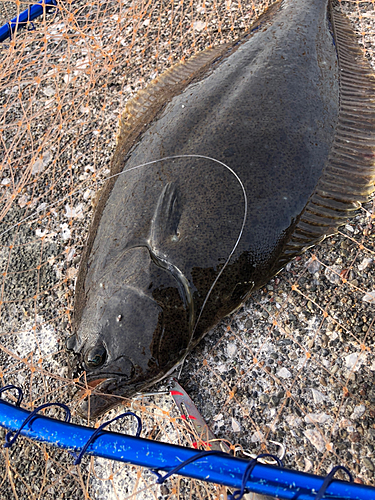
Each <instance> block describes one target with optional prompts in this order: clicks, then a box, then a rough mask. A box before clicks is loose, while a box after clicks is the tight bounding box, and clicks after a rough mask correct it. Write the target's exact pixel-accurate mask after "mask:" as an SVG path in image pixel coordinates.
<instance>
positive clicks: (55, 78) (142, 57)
mask: <svg viewBox="0 0 375 500" xmlns="http://www.w3.org/2000/svg"><path fill="white" fill-rule="evenodd" d="M254 3H255V4H256V8H255V9H253V8H252V6H253V4H254ZM264 4H265V2H262V1H257V2H252V1H243V2H241V9H242V10H241V9H240V8H239V6H238V3H237V2H230V1H229V2H228V1H223V2H218V3H217V2H214V1H211V2H210V1H208V2H205V7H204V6H203V3H198V2H197V3H196V4H194V5H190V4H186V5H185V4H183V3H181V2H176V3H175V4H174V6H173V9H172V7H171V5H172V4H171V3H170V2H162V3H160V2H157V1H155V2H152V4H147V5H146V3H145V2H139V3H134V2H123V3H122V4H121V6H120V7H119V5H120V4H119V3H118V2H99V1H98V2H92V3H90V4H88V3H86V2H84V1H78V2H74V6H72V5H71V6H69V5H68V7H66V9H67V10H66V11H64V12H63V13H61V14H59V15H58V16H57V17H56V18H54V14H53V13H51V14H49V15H48V16H47V18H46V20H45V21H41V22H39V23H35V27H36V30H35V31H32V32H26V31H25V32H23V33H22V34H20V35H19V38H18V39H17V40H18V41H17V42H15V43H4V44H2V46H0V53H1V79H0V102H1V105H2V108H1V109H2V110H3V111H1V113H2V114H1V119H0V124H1V128H2V135H1V140H2V145H3V146H4V147H3V149H4V151H5V152H4V153H1V152H0V154H1V155H2V158H1V159H2V163H3V166H2V169H1V173H0V176H1V177H0V192H1V195H0V196H1V203H0V217H1V225H0V272H1V273H2V278H1V303H0V307H1V316H0V333H1V340H0V378H1V382H2V384H3V385H5V384H8V383H15V384H16V385H19V386H21V387H22V388H23V390H24V393H25V396H24V406H25V407H26V408H33V407H36V406H38V405H39V404H42V403H44V402H46V401H60V402H66V403H68V404H69V406H70V407H71V409H72V411H73V415H74V409H75V406H76V404H77V403H76V400H75V399H74V394H75V393H76V391H77V388H79V387H84V384H83V381H80V382H77V383H75V384H74V383H72V381H70V380H68V379H67V371H66V355H65V352H64V349H63V345H64V342H65V339H66V338H67V336H68V335H69V334H70V317H71V312H72V308H73V299H74V280H75V277H76V273H77V269H78V266H79V261H80V254H81V251H82V246H83V244H84V241H85V237H86V234H87V229H88V227H89V223H90V219H91V215H92V213H93V211H94V209H95V200H96V193H97V191H98V189H99V188H100V186H101V185H102V184H103V182H104V180H105V178H106V176H107V175H108V165H109V161H110V158H111V155H112V153H113V149H114V146H115V123H116V121H117V118H118V115H119V113H120V112H121V110H122V109H123V107H124V103H125V102H126V100H127V99H128V98H129V97H131V96H132V95H134V93H135V92H136V91H137V90H139V89H140V88H143V87H144V86H145V85H146V84H147V82H148V81H149V80H150V79H152V78H154V77H155V76H156V74H157V73H158V72H160V71H162V70H163V69H164V68H166V67H168V66H170V65H171V64H173V62H174V61H177V60H179V59H180V58H181V57H182V56H183V55H186V56H188V55H189V54H191V53H193V52H194V51H196V50H198V49H200V48H203V47H205V46H207V45H209V44H215V43H220V42H221V41H224V40H226V39H231V38H234V37H236V36H238V35H240V34H241V32H243V30H244V29H246V27H247V26H248V24H249V22H250V19H251V18H253V17H254V16H256V15H257V13H259V12H260V11H261V9H262V8H263V7H264ZM20 8H21V9H22V8H24V5H23V4H21V7H20ZM342 8H343V9H344V10H345V12H347V13H348V14H349V15H350V19H351V20H352V22H353V25H354V26H355V28H356V29H357V31H358V33H359V34H360V35H361V40H362V42H363V44H364V46H365V48H366V49H367V51H368V52H367V56H368V57H369V58H370V60H371V61H372V63H373V61H374V59H373V50H374V36H373V35H374V33H375V30H374V20H375V11H374V5H373V3H372V2H370V1H369V2H361V3H360V4H357V3H355V2H342ZM69 9H71V12H72V14H74V17H69V14H70V11H69ZM359 9H360V10H359ZM15 12H16V11H15V3H12V2H2V3H0V24H2V22H4V21H5V20H7V19H9V18H10V17H11V16H13V15H14V13H15ZM206 25H207V29H205V26H206ZM232 28H233V29H232ZM44 35H45V36H46V39H44ZM373 214H374V211H373V206H372V204H371V203H369V204H368V205H367V206H366V207H363V209H362V210H361V212H360V213H359V214H358V215H357V216H356V217H355V218H354V220H352V221H350V222H349V223H348V224H347V225H346V226H345V227H344V228H342V230H341V232H340V234H339V235H336V236H334V237H331V238H328V239H326V240H325V241H324V242H323V243H322V244H321V245H319V246H318V247H315V248H314V249H312V250H310V251H308V252H307V253H306V254H305V255H303V256H302V257H301V258H298V259H295V260H294V261H293V262H291V263H290V264H288V266H287V267H286V269H284V270H283V271H282V272H281V273H280V274H279V275H278V276H277V277H275V278H274V279H273V280H271V281H270V283H269V284H268V285H267V286H266V287H265V288H264V289H262V290H259V291H258V292H257V293H255V294H253V296H252V297H251V299H250V300H249V301H248V302H247V303H246V304H244V306H243V307H242V308H241V309H240V310H239V311H238V312H237V313H236V314H235V315H232V316H230V317H228V318H226V319H225V320H224V321H223V322H222V323H221V324H220V325H218V327H217V328H215V329H214V330H213V331H212V332H210V333H209V334H208V335H207V337H206V338H205V339H204V340H203V341H202V342H201V344H199V346H198V347H197V348H196V349H195V350H194V351H193V352H192V353H191V354H190V355H189V356H188V358H187V360H186V362H185V365H184V367H183V370H182V374H181V380H180V381H181V384H182V385H183V386H184V387H185V389H186V390H187V391H188V393H189V394H190V396H191V397H192V399H193V401H194V402H195V403H196V405H197V406H198V408H199V410H200V412H201V413H202V415H203V416H204V418H205V419H206V421H207V422H208V423H209V424H210V426H211V428H212V429H213V430H214V432H215V434H216V435H217V436H218V437H220V438H222V439H225V440H227V441H229V442H231V443H237V444H239V445H240V446H242V447H243V449H245V450H248V451H250V452H251V453H255V454H258V453H259V452H263V451H265V450H268V451H271V452H272V451H275V447H274V445H273V444H272V443H271V441H276V442H280V443H282V444H283V446H284V447H285V450H286V453H285V459H284V463H285V465H286V466H287V467H290V468H295V469H298V470H305V471H309V472H314V473H319V474H325V473H326V472H328V471H329V470H330V469H331V467H332V466H333V465H337V464H342V465H345V466H346V467H348V468H349V469H350V470H351V471H352V473H353V475H354V476H355V477H356V479H357V480H358V481H363V482H365V483H368V484H374V477H373V476H374V470H375V456H374V455H375V451H374V445H373V442H374V435H375V421H374V416H375V389H374V384H373V379H374V371H375V359H374V357H373V352H374V341H375V339H374V335H375V334H374V328H373V321H374V319H375V317H374V315H373V310H374V304H375V283H374V262H375V253H374V241H375V240H374V238H375V231H374V230H373V226H372V221H373V217H374V215H373ZM163 387H164V384H163V383H161V384H159V387H158V388H159V389H163ZM129 404H130V402H128V401H124V406H125V407H128V406H129ZM133 407H134V409H135V410H136V411H137V412H138V413H139V414H140V415H141V416H142V420H143V434H142V435H143V436H146V437H150V438H152V439H156V440H161V441H166V442H172V443H180V444H189V443H190V442H191V434H190V433H188V432H187V431H186V430H185V427H184V425H183V421H182V420H181V419H179V418H178V414H177V412H176V410H175V408H174V406H173V402H172V401H171V399H170V397H169V396H162V395H161V396H152V397H151V396H150V397H145V398H143V400H142V401H138V402H136V403H133ZM48 414H49V415H54V414H56V416H60V417H61V415H60V413H59V410H54V409H51V410H49V411H48ZM114 414H115V412H114V411H112V412H111V413H110V414H108V415H107V416H106V419H107V418H110V417H111V416H113V415H114ZM73 420H74V421H75V422H79V423H83V422H82V420H81V419H80V418H79V417H78V416H76V415H74V416H73ZM113 429H118V430H119V429H121V430H123V431H129V432H132V433H134V430H135V429H134V423H132V422H129V423H128V422H125V423H124V424H116V425H115V426H114V427H113ZM4 434H5V433H4V432H3V431H0V439H3V438H4ZM72 464H73V459H72V457H71V456H70V455H69V454H68V453H66V452H62V451H58V450H55V449H52V448H50V447H46V446H45V445H42V444H36V443H33V442H31V441H29V440H27V439H24V438H21V439H19V441H18V442H17V444H16V445H15V446H14V447H12V448H11V449H10V450H9V451H8V450H2V451H1V452H0V491H1V494H0V498H1V499H3V498H4V499H6V500H7V499H16V498H19V499H29V498H32V499H34V498H35V499H43V500H49V499H55V498H56V499H57V498H61V499H63V498H69V499H81V498H92V499H104V498H105V499H107V498H108V499H111V500H112V499H118V498H120V499H122V498H128V497H129V496H131V495H135V496H133V498H135V497H136V498H138V499H148V498H152V499H155V498H208V497H210V498H211V497H212V498H216V497H218V495H219V493H220V489H219V488H218V487H214V486H208V485H205V484H201V483H199V482H197V481H188V480H184V479H171V480H169V481H168V482H167V483H166V485H163V486H162V487H159V486H155V485H154V482H155V478H154V476H153V475H152V474H151V473H149V472H148V471H141V470H140V469H138V468H135V467H129V466H124V465H121V464H114V463H111V462H109V461H105V460H99V459H95V460H94V459H88V458H85V459H84V461H83V464H82V465H81V466H80V467H79V468H76V467H73V465H72Z"/></svg>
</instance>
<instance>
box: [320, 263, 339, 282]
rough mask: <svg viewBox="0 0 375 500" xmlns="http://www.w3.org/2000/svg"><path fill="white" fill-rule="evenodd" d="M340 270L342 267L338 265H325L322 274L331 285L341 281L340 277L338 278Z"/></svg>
mask: <svg viewBox="0 0 375 500" xmlns="http://www.w3.org/2000/svg"><path fill="white" fill-rule="evenodd" d="M341 271H342V269H341V267H339V266H331V267H327V268H326V269H325V271H324V276H325V277H326V278H327V280H328V281H329V282H330V283H332V284H333V285H338V284H339V283H341V279H340V273H341Z"/></svg>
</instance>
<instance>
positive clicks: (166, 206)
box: [150, 182, 181, 253]
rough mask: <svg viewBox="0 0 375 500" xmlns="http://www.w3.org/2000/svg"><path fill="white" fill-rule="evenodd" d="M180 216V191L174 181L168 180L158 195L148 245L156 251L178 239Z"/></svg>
mask: <svg viewBox="0 0 375 500" xmlns="http://www.w3.org/2000/svg"><path fill="white" fill-rule="evenodd" d="M180 217H181V200H180V193H179V191H178V188H177V186H176V184H175V183H174V182H168V183H167V184H166V185H165V186H164V188H163V190H162V192H161V194H160V196H159V199H158V202H157V205H156V209H155V213H154V216H153V218H152V221H151V230H150V247H151V248H152V249H153V250H155V251H156V252H157V253H158V250H159V249H160V250H162V249H163V248H164V247H165V246H166V245H167V246H169V244H170V243H171V242H177V241H178V239H179V232H178V224H179V222H180Z"/></svg>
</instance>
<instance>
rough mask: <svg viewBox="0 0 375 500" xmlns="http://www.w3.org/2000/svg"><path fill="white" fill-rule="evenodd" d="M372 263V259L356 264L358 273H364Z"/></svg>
mask: <svg viewBox="0 0 375 500" xmlns="http://www.w3.org/2000/svg"><path fill="white" fill-rule="evenodd" d="M372 262H373V260H372V259H369V258H365V259H363V261H362V262H361V263H360V264H358V269H359V270H360V271H364V270H365V269H367V268H368V267H369V266H370V265H371V264H372Z"/></svg>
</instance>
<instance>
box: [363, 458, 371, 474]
mask: <svg viewBox="0 0 375 500" xmlns="http://www.w3.org/2000/svg"><path fill="white" fill-rule="evenodd" d="M363 465H364V466H365V467H366V468H367V469H368V470H370V471H371V472H372V471H373V470H374V464H373V463H372V462H371V460H370V459H369V458H367V457H365V458H364V459H363Z"/></svg>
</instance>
